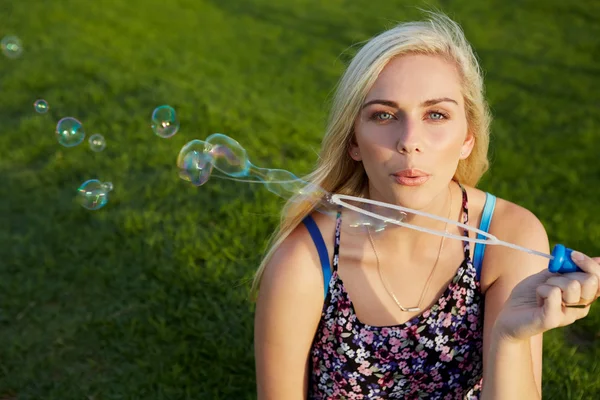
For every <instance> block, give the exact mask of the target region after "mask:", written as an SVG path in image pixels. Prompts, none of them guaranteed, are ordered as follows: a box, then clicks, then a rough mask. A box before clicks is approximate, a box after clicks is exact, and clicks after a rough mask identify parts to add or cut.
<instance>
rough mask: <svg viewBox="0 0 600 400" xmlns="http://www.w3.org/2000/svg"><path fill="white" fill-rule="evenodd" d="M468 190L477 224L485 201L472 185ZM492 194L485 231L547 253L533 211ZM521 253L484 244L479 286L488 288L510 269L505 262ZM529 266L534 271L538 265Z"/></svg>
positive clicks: (543, 231) (544, 237)
mask: <svg viewBox="0 0 600 400" xmlns="http://www.w3.org/2000/svg"><path fill="white" fill-rule="evenodd" d="M468 191H471V193H472V194H473V196H474V198H475V203H476V208H477V209H479V210H481V211H480V212H479V213H478V216H477V217H478V221H477V222H478V223H479V221H480V220H481V214H482V211H483V207H484V205H485V201H486V192H484V191H482V190H479V189H475V188H469V189H468ZM491 194H493V193H491ZM494 196H495V197H496V204H495V207H494V213H493V215H492V219H491V223H490V226H489V229H488V232H489V233H490V234H491V235H493V236H495V237H496V238H498V239H499V240H503V241H506V242H509V243H513V244H516V245H519V246H522V247H525V248H529V249H534V250H537V251H541V252H547V251H548V235H547V233H546V229H545V228H544V225H543V224H542V222H541V221H540V219H539V218H538V217H537V216H536V215H535V213H534V212H532V211H531V210H529V209H527V208H526V207H524V206H522V205H519V204H517V203H516V202H513V201H510V200H507V199H504V198H501V197H498V196H496V195H494ZM469 201H470V199H469ZM523 255H526V253H524V252H520V251H518V250H513V249H510V248H507V247H505V246H500V245H494V246H486V251H485V257H484V260H483V266H482V278H481V285H482V288H485V287H489V286H490V285H491V284H493V283H494V282H495V281H496V280H497V279H498V278H500V277H501V276H503V275H506V274H507V273H508V274H512V273H513V271H511V270H510V269H507V268H506V265H507V264H508V263H510V260H511V259H515V260H516V259H517V258H515V256H520V258H519V259H522V257H523ZM528 257H535V256H528ZM536 261H537V262H536V264H539V262H540V261H543V260H541V258H540V260H536ZM533 269H534V270H536V271H537V270H538V269H539V267H537V266H535V267H534V268H533Z"/></svg>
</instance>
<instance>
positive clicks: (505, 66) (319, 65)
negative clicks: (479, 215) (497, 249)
mask: <svg viewBox="0 0 600 400" xmlns="http://www.w3.org/2000/svg"><path fill="white" fill-rule="evenodd" d="M511 3H514V4H511ZM415 5H420V6H424V7H431V6H435V7H439V8H441V9H442V10H443V11H445V12H447V13H448V14H449V15H450V16H451V17H453V18H455V19H456V20H457V21H458V22H459V23H461V24H462V25H463V27H464V29H465V31H466V33H467V36H468V39H469V40H470V41H471V42H472V44H473V45H474V47H475V49H476V51H477V53H478V55H479V56H480V58H481V62H482V66H483V68H484V69H485V71H486V79H487V95H488V98H489V100H490V103H491V106H492V109H493V112H494V116H495V121H494V124H493V140H492V146H491V149H490V154H491V158H492V161H493V164H492V169H491V170H490V172H489V173H488V174H487V175H486V177H485V179H484V180H483V181H482V183H481V185H480V187H481V188H482V189H484V190H487V191H490V192H492V193H494V194H496V195H498V196H500V197H503V198H506V199H508V200H511V201H514V202H516V203H518V204H521V205H523V206H525V207H527V208H529V209H530V210H532V211H533V212H534V213H535V214H536V215H538V217H539V218H540V219H541V221H542V222H543V223H544V225H545V226H546V228H547V230H548V233H549V236H550V240H551V245H553V244H555V243H559V242H560V243H564V244H566V245H567V246H569V247H573V248H576V249H579V250H581V251H584V252H586V253H588V254H590V255H600V217H599V216H598V213H597V211H598V210H599V208H600V207H598V204H599V201H600V157H599V155H598V154H599V153H598V143H599V140H600V133H599V130H600V114H599V113H598V110H599V108H600V67H599V66H598V64H597V61H598V60H599V59H600V18H599V17H598V15H600V3H598V2H597V1H596V2H592V1H591V0H590V1H578V2H566V1H564V0H549V1H547V0H529V1H521V2H516V1H515V2H510V1H509V2H506V1H500V0H494V1H481V2H472V1H467V0H457V1H452V2H450V1H439V2H436V1H428V2H427V3H416V2H411V1H399V0H395V1H394V0H368V1H367V0H365V1H349V0H327V1H326V2H321V1H319V0H286V1H273V0H246V1H244V0H237V1H231V0H219V1H217V0H170V1H164V0H162V1H158V0H145V1H143V0H129V1H121V0H103V1H81V0H78V1H76V0H56V1H19V0H5V1H3V2H2V4H1V6H0V7H1V9H0V37H2V36H5V35H9V34H12V35H17V36H18V37H20V38H21V40H22V42H23V44H24V47H25V51H24V53H23V54H22V56H21V57H20V58H18V59H14V60H12V59H8V58H6V57H4V56H0V91H1V94H2V96H0V123H1V124H0V129H1V134H0V177H1V178H2V182H1V184H0V399H2V400H8V399H19V400H25V399H60V400H65V399H86V400H87V399H89V400H91V399H94V400H105V399H183V398H186V399H253V398H255V394H254V391H255V378H254V360H253V346H252V340H253V338H252V329H253V328H252V325H253V305H252V304H251V303H250V302H249V301H248V292H249V284H248V280H249V279H250V278H251V277H252V274H253V271H254V270H255V269H256V267H257V265H258V263H259V261H260V256H261V254H262V250H263V249H264V246H265V243H266V240H267V238H268V236H269V234H270V233H271V232H272V230H273V229H274V227H275V224H276V222H277V220H278V210H279V209H280V207H281V205H282V200H281V199H279V198H277V197H276V196H275V195H273V194H271V193H270V192H269V191H267V190H266V189H265V188H261V187H259V186H252V185H245V184H241V183H236V182H231V181H224V180H214V181H210V182H209V183H208V184H206V185H205V186H203V187H201V188H195V187H193V186H192V185H190V184H188V183H186V182H184V181H183V180H181V179H179V178H178V176H177V172H176V170H175V160H176V157H177V153H178V152H179V149H180V148H181V146H182V145H183V144H185V143H186V142H188V141H189V140H191V139H196V138H198V139H203V138H206V137H207V136H208V135H210V134H211V133H214V132H221V133H225V134H227V135H230V136H232V137H234V138H236V139H237V140H238V141H239V142H241V143H242V144H243V145H244V146H245V147H246V148H247V149H248V152H249V154H250V157H251V160H252V161H253V163H255V164H256V165H259V166H264V167H271V168H284V169H288V170H290V171H293V172H294V173H296V174H297V175H303V174H305V173H308V172H309V171H310V170H311V168H312V167H313V166H314V164H315V162H316V158H317V155H316V152H317V150H318V148H319V145H320V139H321V137H322V134H323V130H324V127H325V120H326V117H327V110H328V107H329V102H330V99H331V93H332V90H333V88H334V86H335V84H336V82H337V79H338V78H339V77H340V74H341V73H342V71H343V68H344V66H345V65H346V63H347V62H348V60H349V59H350V57H351V56H352V55H353V54H354V53H355V52H356V45H357V44H358V43H359V42H361V41H364V40H366V39H368V38H369V37H371V36H372V35H374V34H376V33H378V32H380V31H382V30H384V29H386V28H388V27H391V26H392V25H393V24H394V22H395V21H402V20H408V19H415V18H420V16H421V15H422V14H421V13H420V12H419V11H418V10H417V9H416V7H415ZM38 98H44V99H46V100H47V101H48V102H49V104H50V107H51V109H50V111H49V112H48V113H47V114H43V115H42V114H37V113H35V111H34V109H33V106H32V104H33V102H34V101H35V100H36V99H38ZM161 104H170V105H171V106H173V107H174V108H175V109H176V110H177V112H178V115H179V117H180V120H181V130H180V132H179V133H178V134H177V135H175V136H174V137H172V138H171V139H168V140H165V139H161V138H159V137H157V136H156V135H154V134H153V132H152V131H151V129H150V127H149V125H150V115H151V113H152V110H153V109H154V108H155V107H157V106H159V105H161ZM65 116H73V117H76V118H78V119H80V120H81V121H82V122H83V124H84V127H85V129H86V132H87V134H88V137H89V136H90V135H91V134H93V133H96V132H99V133H102V134H103V135H104V136H105V137H106V140H107V147H106V149H105V150H104V151H103V152H101V153H93V152H92V151H90V149H89V147H88V145H87V141H86V142H84V143H82V144H81V145H80V146H77V147H74V148H64V147H61V146H60V145H59V144H58V143H57V141H56V139H55V135H54V127H55V125H56V122H57V121H58V120H59V119H60V118H62V117H65ZM90 178H98V179H100V180H102V181H111V182H112V183H113V184H114V191H113V192H112V193H111V199H110V201H109V203H108V204H107V206H106V207H104V208H103V209H101V210H99V211H87V210H85V209H83V208H81V207H80V206H79V205H77V204H76V203H75V201H74V195H75V190H76V189H77V187H78V186H79V185H80V184H81V183H82V182H83V181H85V180H87V179H90ZM595 307H598V306H597V305H596V306H595ZM599 340H600V312H599V311H598V309H597V308H594V307H593V308H592V311H591V313H590V315H589V317H588V318H586V319H585V320H582V321H579V322H578V323H576V324H575V326H573V327H570V328H565V329H560V330H554V331H551V332H550V333H548V334H547V335H546V340H545V351H544V358H545V362H544V398H547V399H560V400H564V399H592V398H598V396H599V395H600V380H599V379H598V375H599V374H600V367H599V364H598V362H597V360H598V358H599V357H600V346H599V345H598V343H599Z"/></svg>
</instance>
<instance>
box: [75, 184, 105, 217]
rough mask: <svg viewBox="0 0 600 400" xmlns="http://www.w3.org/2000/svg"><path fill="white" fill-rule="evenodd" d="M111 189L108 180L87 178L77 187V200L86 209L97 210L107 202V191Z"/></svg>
mask: <svg viewBox="0 0 600 400" xmlns="http://www.w3.org/2000/svg"><path fill="white" fill-rule="evenodd" d="M111 190H112V183H110V182H100V181H99V180H98V179H90V180H87V181H85V182H83V183H82V184H81V186H79V188H78V189H77V202H78V203H79V204H80V205H81V206H82V207H83V208H86V209H88V210H98V209H100V208H102V207H104V206H105V205H106V203H107V202H108V192H110V191H111Z"/></svg>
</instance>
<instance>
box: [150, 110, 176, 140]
mask: <svg viewBox="0 0 600 400" xmlns="http://www.w3.org/2000/svg"><path fill="white" fill-rule="evenodd" d="M152 130H153V131H154V133H156V134H157V135H158V136H160V137H161V138H165V139H166V138H170V137H171V136H173V135H174V134H176V133H177V131H178V130H179V121H178V120H177V115H176V114H175V110H174V109H173V107H171V106H167V105H165V106H160V107H157V108H156V109H154V112H153V113H152Z"/></svg>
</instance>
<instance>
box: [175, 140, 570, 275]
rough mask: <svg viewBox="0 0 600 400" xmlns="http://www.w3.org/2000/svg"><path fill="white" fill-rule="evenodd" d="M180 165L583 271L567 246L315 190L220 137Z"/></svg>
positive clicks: (190, 149) (193, 177)
mask: <svg viewBox="0 0 600 400" xmlns="http://www.w3.org/2000/svg"><path fill="white" fill-rule="evenodd" d="M177 166H178V167H179V175H180V176H181V177H182V178H183V179H185V180H187V181H189V182H191V183H192V184H194V185H195V186H202V185H204V184H205V183H206V182H207V181H208V179H209V178H210V177H211V175H212V172H213V167H214V168H216V169H217V170H218V171H220V172H222V173H224V174H225V175H226V176H218V175H214V176H216V177H219V178H224V179H231V180H234V181H238V182H249V183H261V184H264V185H265V186H266V187H267V189H268V190H269V191H271V192H273V193H275V194H276V195H278V196H280V197H283V198H286V199H288V198H290V197H291V196H294V195H304V196H307V197H312V196H314V199H315V200H317V202H319V203H320V205H321V206H324V207H325V208H327V206H331V205H338V206H341V207H344V208H347V209H349V210H352V211H354V212H357V213H360V214H362V215H363V216H366V217H368V218H370V219H373V220H378V221H380V222H381V223H383V227H385V224H388V223H391V224H394V225H398V226H403V227H406V228H410V229H415V230H417V231H421V232H426V233H430V234H433V235H438V236H445V237H447V238H450V239H458V240H463V241H469V242H473V243H482V244H486V245H500V246H505V247H509V248H511V249H515V250H519V251H523V252H526V253H529V254H533V255H537V256H540V257H544V258H547V259H549V263H548V270H549V271H550V272H555V273H567V272H575V271H581V269H580V268H579V267H578V266H577V265H575V263H574V262H573V261H572V260H571V253H572V251H573V250H572V249H569V248H567V247H565V246H564V245H562V244H557V245H555V246H554V248H553V250H552V254H546V253H542V252H539V251H536V250H533V249H529V248H526V247H522V246H518V245H516V244H513V243H510V242H506V241H504V240H500V239H498V238H497V237H496V236H494V235H491V234H489V233H487V232H484V231H482V230H480V229H477V228H474V227H471V226H468V225H465V224H462V223H460V222H457V221H453V220H450V219H447V218H443V217H440V216H437V215H434V214H429V213H426V212H423V211H419V210H414V209H411V208H407V207H402V206H398V205H394V204H389V203H384V202H380V201H376V200H371V199H366V198H361V197H355V196H349V195H343V194H331V193H328V192H327V191H326V190H324V189H323V188H320V187H318V186H317V185H314V184H311V183H309V182H306V181H304V180H302V179H300V178H298V177H297V176H295V175H294V174H292V173H291V172H289V171H286V170H282V169H269V168H260V167H257V166H255V165H253V164H252V163H251V162H250V160H249V159H248V156H247V152H246V150H245V149H244V148H243V147H242V146H241V145H240V144H239V143H238V142H237V141H236V140H234V139H232V138H230V137H229V136H227V135H223V134H221V133H215V134H212V135H210V136H209V137H208V138H206V141H202V140H198V139H196V140H192V141H190V142H188V143H187V144H186V145H185V146H183V148H182V149H181V151H180V152H179V155H178V157H177ZM244 177H254V178H257V180H250V179H240V178H244ZM348 200H351V201H355V202H359V203H363V204H369V205H371V206H377V207H383V208H385V209H391V210H396V211H400V216H401V218H399V219H398V218H392V217H386V216H383V215H381V214H378V213H375V212H371V211H369V210H366V209H363V208H360V207H357V206H354V205H352V204H350V203H349V202H348ZM407 213H412V214H416V215H421V216H424V217H428V218H431V219H434V220H437V221H442V222H445V223H449V224H453V225H456V226H458V227H461V228H463V229H466V230H468V231H472V232H476V233H478V234H480V235H481V236H484V237H485V238H486V239H478V238H470V237H465V236H460V235H455V234H451V233H449V232H444V231H438V230H435V229H429V228H425V227H421V226H418V225H414V224H411V223H408V222H405V221H403V219H404V217H406V216H407V215H408V214H407ZM361 224H362V225H371V223H370V222H368V220H367V221H363V222H362V223H361ZM381 229H383V228H380V230H381Z"/></svg>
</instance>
